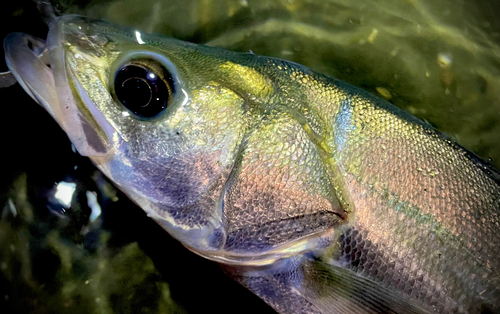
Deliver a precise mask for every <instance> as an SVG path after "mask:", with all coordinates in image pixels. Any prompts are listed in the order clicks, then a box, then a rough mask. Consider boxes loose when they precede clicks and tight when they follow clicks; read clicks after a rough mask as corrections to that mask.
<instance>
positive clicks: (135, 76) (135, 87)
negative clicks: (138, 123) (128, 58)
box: [114, 63, 173, 118]
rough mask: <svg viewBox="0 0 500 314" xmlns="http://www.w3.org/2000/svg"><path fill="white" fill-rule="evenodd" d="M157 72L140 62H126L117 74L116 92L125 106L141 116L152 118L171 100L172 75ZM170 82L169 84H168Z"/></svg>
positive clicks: (164, 71) (165, 72)
mask: <svg viewBox="0 0 500 314" xmlns="http://www.w3.org/2000/svg"><path fill="white" fill-rule="evenodd" d="M157 68H159V69H163V73H155V72H153V71H152V70H151V69H148V68H147V67H146V66H143V65H140V64H133V63H130V64H126V65H124V66H123V67H122V68H121V69H120V70H118V72H117V73H116V76H115V86H114V87H115V94H116V97H117V98H118V100H119V101H120V102H121V103H122V105H123V106H125V108H127V109H128V110H130V111H131V112H133V113H134V114H136V115H137V116H139V117H143V118H151V117H154V116H156V115H158V114H159V113H160V112H162V111H163V110H165V108H166V107H167V105H168V102H169V100H170V94H171V89H172V86H173V85H172V77H171V76H170V74H169V73H168V72H167V71H166V70H165V69H164V68H163V67H161V66H159V67H157ZM167 84H169V86H167Z"/></svg>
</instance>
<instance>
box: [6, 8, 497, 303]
mask: <svg viewBox="0 0 500 314" xmlns="http://www.w3.org/2000/svg"><path fill="white" fill-rule="evenodd" d="M28 43H31V45H32V46H35V47H39V46H43V45H45V44H44V43H43V42H42V41H40V40H37V39H34V38H32V37H29V36H27V35H23V34H12V35H10V36H9V37H8V38H7V39H6V40H5V50H6V60H7V63H8V65H9V68H10V69H11V70H12V73H13V74H14V76H15V77H16V79H17V81H18V82H20V83H21V85H22V86H23V87H24V88H25V89H26V90H27V92H28V93H29V94H30V95H31V96H32V97H33V98H34V99H35V100H36V101H37V102H39V103H40V104H41V105H42V106H43V107H44V108H46V109H47V111H48V112H49V113H50V114H51V115H52V116H53V117H54V119H55V120H56V121H57V122H58V123H59V124H60V125H61V127H62V128H63V129H64V131H65V132H66V133H67V134H68V136H69V138H70V139H71V140H72V142H73V143H74V145H75V146H76V148H77V149H78V151H79V152H80V153H81V154H82V155H86V156H89V157H90V158H91V159H92V161H93V162H94V163H95V164H96V166H97V167H98V168H99V169H100V170H101V171H102V172H103V173H105V174H106V175H107V176H108V177H109V178H110V179H111V180H112V181H113V182H114V183H115V184H116V185H117V186H118V187H119V188H120V189H121V190H123V191H124V192H125V193H126V194H127V195H128V196H129V197H130V198H131V199H132V200H133V201H134V202H136V203H137V204H138V205H139V206H140V207H141V208H142V209H143V210H144V211H145V212H146V213H147V214H148V215H149V216H150V217H151V218H153V219H154V220H155V221H156V222H158V223H159V224H160V225H161V226H162V227H163V228H164V229H165V230H166V231H167V232H169V233H170V234H171V235H172V236H174V237H175V238H176V239H178V240H179V241H181V242H182V243H183V244H184V245H185V246H186V247H188V248H189V249H190V250H192V251H194V252H196V253H197V254H199V255H201V256H204V257H206V258H208V259H211V260H214V261H217V262H219V263H221V264H222V265H225V267H226V270H227V272H228V273H229V274H230V275H231V276H232V277H233V278H235V279H236V280H238V281H239V282H240V283H242V284H243V285H245V286H246V287H248V288H249V289H250V290H252V291H253V292H254V293H256V294H257V295H258V296H259V297H261V298H262V299H264V300H265V301H266V302H267V303H268V304H270V305H271V306H272V307H273V308H275V309H276V310H277V311H278V312H280V313H432V312H435V313H482V312H484V313H486V312H488V311H489V312H492V313H494V312H496V311H500V277H499V274H500V261H499V259H498V257H499V256H500V232H499V230H500V229H499V228H500V174H499V173H498V171H496V170H495V169H492V168H491V167H489V166H488V165H487V164H486V163H484V162H483V161H482V160H480V159H479V158H478V157H476V156H475V155H473V154H472V153H470V152H468V151H466V150H465V149H464V148H462V147H460V146H459V145H457V144H455V143H454V142H453V141H451V140H449V139H448V138H446V136H444V135H443V134H441V133H439V132H438V131H436V130H434V129H433V128H431V127H430V126H428V125H427V124H425V123H423V122H422V121H420V120H418V119H417V118H415V117H413V116H411V115H410V114H408V113H406V112H404V111H402V110H400V109H398V108H396V107H395V106H393V105H391V104H389V103H388V102H386V101H384V100H382V99H379V98H377V97H375V96H373V95H371V94H369V93H367V92H365V91H363V90H361V89H359V88H356V87H354V86H351V85H349V84H346V83H344V82H342V81H339V80H336V79H334V78H331V77H327V76H324V75H322V74H319V73H316V72H314V71H312V70H310V69H308V68H306V67H304V66H301V65H298V64H295V63H291V62H288V61H284V60H280V59H275V58H269V57H263V56H258V55H254V54H250V53H246V54H244V53H243V54H242V53H236V52H231V51H227V50H224V49H219V48H213V47H206V46H200V45H195V44H191V43H186V42H183V41H179V40H175V39H172V38H167V37H162V36H159V35H152V34H146V33H141V32H139V31H136V30H133V29H128V28H123V27H120V26H116V25H113V24H110V23H106V22H102V21H96V20H90V19H87V18H84V17H80V16H71V15H70V16H62V17H59V18H58V19H57V20H56V21H54V23H53V25H52V27H51V30H50V32H49V35H48V38H47V43H46V48H47V51H46V53H45V55H48V57H49V58H50V61H49V62H48V63H50V69H49V68H48V67H47V66H46V65H45V62H43V60H42V59H41V58H39V56H38V52H39V51H38V50H37V53H35V52H33V51H31V50H30V49H28ZM141 73H142V74H141ZM117 82H118V83H117ZM145 84H146V85H145ZM151 84H152V85H151ZM130 86H133V87H134V88H136V92H130V88H128V87H130ZM144 91H146V92H144ZM144 93H145V94H144ZM144 95H145V96H144ZM144 97H145V98H144ZM148 97H149V98H148ZM143 99H147V100H148V101H147V104H146V105H137V106H136V105H134V102H139V103H140V102H141V101H143ZM155 101H156V102H155ZM152 104H157V105H154V106H153V105H152ZM155 106H156V107H155ZM145 108H146V109H145ZM160 249H163V248H160Z"/></svg>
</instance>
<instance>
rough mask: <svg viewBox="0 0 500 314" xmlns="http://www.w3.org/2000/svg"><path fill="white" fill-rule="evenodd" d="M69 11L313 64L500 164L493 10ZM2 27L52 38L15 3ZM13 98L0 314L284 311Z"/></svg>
mask: <svg viewBox="0 0 500 314" xmlns="http://www.w3.org/2000/svg"><path fill="white" fill-rule="evenodd" d="M59 3H60V6H59V8H60V9H61V10H62V11H64V12H79V13H85V14H88V15H91V16H94V17H104V18H107V19H110V20H112V21H115V22H120V23H125V24H129V25H133V26H135V27H138V28H140V29H144V30H148V31H155V32H162V33H165V34H168V35H171V36H174V37H177V38H181V39H185V40H190V41H194V42H198V43H207V42H208V43H209V44H211V45H218V46H223V47H227V48H230V49H234V50H239V51H248V50H252V51H254V52H255V53H260V54H266V55H272V56H277V57H282V58H287V59H290V60H293V61H297V62H300V63H303V64H306V65H308V66H311V67H313V68H314V69H316V70H318V71H321V72H323V73H327V74H330V75H335V76H336V77H338V78H341V79H344V80H346V81H348V82H350V83H353V84H355V85H357V86H361V87H363V88H365V89H367V90H369V91H371V92H373V93H375V94H377V95H379V96H381V97H385V98H387V99H388V100H389V101H391V102H393V103H395V104H396V105H398V106H400V107H403V108H405V109H407V110H409V111H410V112H412V113H414V114H416V115H417V116H418V117H420V118H422V119H424V120H426V121H428V122H429V123H431V124H432V125H434V126H436V127H437V128H438V129H440V130H442V131H445V132H447V133H448V134H449V135H450V136H452V137H453V138H454V139H455V140H457V141H459V142H460V143H461V144H462V145H464V146H466V147H467V148H469V149H471V150H473V151H475V152H476V153H478V154H479V155H480V156H482V157H483V158H488V157H492V158H493V163H494V164H495V163H496V164H497V165H498V162H499V161H500V141H499V138H500V58H499V57H500V49H499V48H498V47H499V46H498V43H499V41H500V22H499V21H498V20H497V19H496V18H495V17H496V16H495V15H494V12H499V11H498V8H496V7H495V6H496V4H494V2H493V1H486V0H483V1H479V2H478V1H475V2H472V1H470V2H464V1H441V2H436V3H434V4H430V1H429V3H426V2H423V1H416V0H414V1H395V2H394V3H392V2H391V1H386V2H385V3H386V4H385V5H382V4H380V3H378V2H376V1H319V0H318V1H312V0H310V1H254V2H251V1H248V2H247V1H219V2H216V1H194V0H192V1H184V2H174V1H161V2H160V1H155V0H147V1H141V2H139V1H136V0H125V1H119V2H118V1H61V2H59ZM139 3H141V5H139ZM0 14H1V17H2V19H1V23H2V27H1V28H0V32H1V36H0V37H2V38H3V37H5V35H6V34H7V33H9V32H12V31H22V32H26V33H30V34H32V35H35V36H38V37H42V38H43V37H44V36H45V35H46V32H47V28H46V26H45V25H44V24H43V22H42V21H41V19H40V17H39V14H38V12H37V11H36V9H35V7H34V5H32V3H31V2H30V1H26V0H21V1H16V2H10V1H9V2H6V3H4V4H2V11H1V12H0ZM4 69H5V65H4V64H2V70H4ZM0 96H1V98H0V99H1V104H2V111H1V112H2V113H1V115H0V121H1V122H0V128H1V132H0V141H1V142H0V143H1V150H0V152H1V155H2V162H1V164H0V165H1V177H0V218H1V219H0V313H56V312H57V313H171V312H188V313H205V312H218V313H234V312H239V313H255V312H259V313H266V312H268V313H272V312H273V311H272V310H271V309H270V308H269V307H267V305H265V304H264V303H263V302H262V301H260V300H259V299H258V298H257V297H255V296H254V295H252V294H251V293H249V292H247V291H246V290H245V289H244V288H242V287H240V286H239V285H238V284H236V283H234V282H233V281H232V280H231V279H229V278H227V277H226V276H225V275H224V274H223V271H222V270H221V269H220V267H219V266H218V265H216V264H214V263H211V262H209V261H206V260H204V259H202V258H200V257H198V256H196V255H194V254H192V253H190V252H189V251H187V250H186V249H184V248H183V247H182V245H180V244H179V243H178V242H177V241H175V240H173V239H172V238H171V237H170V236H168V234H167V233H166V232H164V231H163V229H161V228H160V227H158V226H157V225H156V224H155V223H154V222H153V221H152V220H150V219H148V218H147V217H146V215H145V214H144V213H143V211H142V210H141V209H140V208H138V207H136V206H135V205H133V204H132V203H131V202H130V201H128V199H127V198H126V197H125V196H124V195H123V194H121V193H120V192H118V191H116V189H114V188H113V186H112V185H111V184H110V183H109V182H108V181H107V180H106V179H105V178H104V177H103V176H102V175H101V174H100V173H99V172H98V171H97V170H96V169H95V168H94V167H93V166H92V165H91V163H90V162H89V161H88V160H87V159H86V158H83V157H81V156H79V155H78V154H77V153H74V152H73V151H72V149H71V144H70V142H69V141H68V139H67V137H66V135H65V134H64V133H63V132H62V131H61V130H60V129H59V127H58V126H57V124H56V123H55V122H54V121H53V120H52V119H51V118H50V117H49V115H48V114H46V113H45V112H44V111H43V109H42V108H40V107H39V106H38V105H37V104H36V103H34V102H33V101H32V100H31V99H30V98H29V96H27V95H26V94H25V93H24V91H23V90H22V89H21V88H20V87H19V86H18V85H16V86H13V87H11V88H8V89H1V90H0ZM60 182H69V183H74V184H75V187H76V189H75V192H74V193H73V197H72V200H71V204H70V205H69V206H66V207H65V206H63V205H62V204H61V202H60V201H59V200H58V199H57V198H56V197H55V195H56V192H57V187H58V184H59V183H60ZM91 195H96V196H97V203H98V204H99V205H100V207H101V210H102V212H101V214H100V215H99V216H96V215H95V208H96V207H95V206H94V205H92V204H90V205H89V199H92V196H91ZM92 207H94V214H92ZM235 302H237V304H238V306H237V307H236V308H235V307H234V304H235Z"/></svg>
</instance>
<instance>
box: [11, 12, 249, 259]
mask: <svg viewBox="0 0 500 314" xmlns="http://www.w3.org/2000/svg"><path fill="white" fill-rule="evenodd" d="M35 40H36V39H34V38H31V37H26V35H24V36H21V35H19V34H14V35H11V36H10V37H8V38H7V39H6V42H5V46H6V51H7V60H8V62H9V67H10V68H11V69H12V71H13V73H14V74H15V76H16V78H17V80H18V81H19V82H21V84H22V85H23V86H24V87H25V89H26V90H27V91H29V92H30V94H31V95H32V96H33V97H34V98H35V100H37V101H38V102H39V103H40V104H42V105H43V106H44V107H45V109H47V111H49V113H50V114H51V115H52V116H53V117H54V118H55V119H56V121H57V122H58V123H59V124H60V125H61V127H62V128H63V129H64V130H65V132H66V133H67V134H68V136H69V137H70V139H71V141H72V143H73V144H74V145H75V147H76V149H77V150H78V151H79V153H80V154H82V155H84V156H88V157H90V158H91V159H92V160H93V162H94V163H95V164H96V165H97V166H98V167H99V169H100V170H102V171H103V172H104V173H105V174H106V175H107V176H108V177H109V178H110V179H111V180H112V181H113V182H114V183H115V184H117V185H118V186H119V187H120V188H121V189H122V190H124V191H125V192H126V193H127V195H128V196H130V197H131V198H132V199H133V200H134V201H135V202H136V203H138V204H139V205H140V206H141V207H142V208H143V209H144V210H145V211H146V212H147V213H148V215H149V216H151V217H152V218H153V219H155V220H156V221H157V222H159V223H160V224H161V225H162V226H163V227H164V228H165V229H167V231H169V233H171V234H172V235H173V236H174V237H176V238H178V239H179V240H181V241H182V242H183V243H184V244H185V245H187V246H190V247H194V248H196V249H198V250H201V251H203V250H215V249H219V248H220V246H221V245H222V242H223V241H224V226H223V221H222V213H221V207H222V204H221V202H222V201H221V199H220V197H219V196H220V193H222V190H223V188H224V182H225V180H226V179H227V177H228V176H229V173H230V171H231V168H232V165H233V163H234V161H235V158H236V155H237V151H238V148H239V145H240V143H241V141H242V138H243V134H244V129H245V124H246V121H245V118H244V115H245V110H244V106H245V102H246V101H245V99H244V97H243V96H242V94H245V93H247V94H248V92H247V91H244V87H242V88H239V89H238V90H235V88H234V87H235V86H234V84H233V86H228V85H227V84H226V82H227V81H228V74H227V73H228V70H229V68H228V67H229V66H230V65H228V63H227V60H224V59H223V58H222V59H221V58H220V56H217V57H216V56H214V55H215V54H214V53H213V52H211V53H207V52H204V51H202V50H203V49H204V48H203V47H200V46H198V45H194V44H190V43H186V42H182V41H178V40H175V39H168V38H165V37H160V36H157V35H150V34H143V33H141V32H139V31H137V30H135V29H127V28H122V27H117V26H115V25H112V24H109V23H106V22H103V21H98V20H91V19H88V18H85V17H82V16H74V15H67V16H62V17H59V18H58V20H57V21H56V22H55V23H54V25H53V26H52V27H51V29H50V31H49V35H48V39H47V44H46V49H47V53H48V55H49V57H50V68H49V67H47V66H45V65H44V64H42V61H40V59H39V58H38V57H37V56H36V55H35V54H34V53H32V52H31V51H27V46H28V45H26V43H28V42H31V45H33V42H35ZM23 45H24V46H23ZM23 49H24V50H23ZM212 49H213V48H212ZM21 53H24V56H22V58H21V57H20V56H21ZM30 53H32V54H31V56H30ZM16 58H17V59H16ZM18 59H19V60H18ZM35 77H37V78H35ZM40 77H43V78H44V79H40ZM132 91H135V92H132Z"/></svg>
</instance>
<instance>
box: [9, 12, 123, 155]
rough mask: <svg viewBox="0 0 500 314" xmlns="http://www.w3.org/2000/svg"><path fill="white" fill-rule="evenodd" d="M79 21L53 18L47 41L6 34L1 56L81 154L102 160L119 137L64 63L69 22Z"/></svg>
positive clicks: (21, 34) (17, 34) (77, 18)
mask: <svg viewBox="0 0 500 314" xmlns="http://www.w3.org/2000/svg"><path fill="white" fill-rule="evenodd" d="M82 19H83V17H79V16H61V17H58V18H55V20H54V21H53V23H51V27H50V29H49V33H48V36H47V41H46V42H45V41H44V40H42V39H39V38H36V37H33V36H30V35H27V34H23V33H12V34H9V35H8V36H7V37H6V38H5V40H4V49H5V58H6V63H7V66H8V68H9V70H10V71H11V72H12V74H13V76H14V77H15V78H16V80H17V81H18V83H19V84H20V85H21V86H22V87H23V88H24V90H25V91H26V92H27V93H28V94H29V95H30V96H31V97H32V98H33V99H34V100H35V101H36V102H37V103H39V104H40V105H41V106H42V107H43V108H44V109H45V110H46V111H47V112H48V113H49V114H50V115H51V116H52V117H53V118H54V119H55V120H56V121H57V123H58V124H59V125H60V126H61V128H62V129H63V130H64V131H65V132H66V134H67V135H68V137H69V138H70V140H71V142H72V143H73V145H74V146H75V147H76V149H77V150H78V152H79V153H80V154H81V155H83V156H88V157H106V156H109V155H110V153H111V152H112V151H113V150H114V149H113V148H114V147H115V145H116V144H117V140H118V138H117V136H118V135H117V134H116V131H115V130H114V128H113V127H112V126H111V124H110V123H109V122H108V121H107V120H106V118H105V117H104V115H103V114H102V113H101V112H100V111H99V110H98V109H97V107H96V106H95V105H94V104H93V103H92V101H91V100H90V98H89V96H88V95H87V93H86V91H85V90H84V89H83V87H82V86H81V85H80V84H79V82H78V79H77V78H76V77H75V75H74V73H73V71H72V70H71V68H70V67H68V66H67V62H66V49H65V47H66V46H68V39H67V37H68V29H67V25H68V21H74V20H82ZM71 36H74V27H73V28H72V29H71V32H70V37H71Z"/></svg>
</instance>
